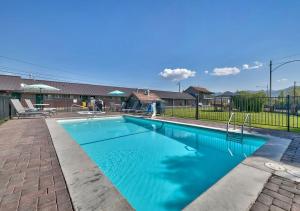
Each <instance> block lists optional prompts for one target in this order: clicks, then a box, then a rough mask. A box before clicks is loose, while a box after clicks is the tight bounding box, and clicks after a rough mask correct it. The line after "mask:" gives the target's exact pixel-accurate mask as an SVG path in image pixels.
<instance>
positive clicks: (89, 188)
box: [0, 114, 300, 210]
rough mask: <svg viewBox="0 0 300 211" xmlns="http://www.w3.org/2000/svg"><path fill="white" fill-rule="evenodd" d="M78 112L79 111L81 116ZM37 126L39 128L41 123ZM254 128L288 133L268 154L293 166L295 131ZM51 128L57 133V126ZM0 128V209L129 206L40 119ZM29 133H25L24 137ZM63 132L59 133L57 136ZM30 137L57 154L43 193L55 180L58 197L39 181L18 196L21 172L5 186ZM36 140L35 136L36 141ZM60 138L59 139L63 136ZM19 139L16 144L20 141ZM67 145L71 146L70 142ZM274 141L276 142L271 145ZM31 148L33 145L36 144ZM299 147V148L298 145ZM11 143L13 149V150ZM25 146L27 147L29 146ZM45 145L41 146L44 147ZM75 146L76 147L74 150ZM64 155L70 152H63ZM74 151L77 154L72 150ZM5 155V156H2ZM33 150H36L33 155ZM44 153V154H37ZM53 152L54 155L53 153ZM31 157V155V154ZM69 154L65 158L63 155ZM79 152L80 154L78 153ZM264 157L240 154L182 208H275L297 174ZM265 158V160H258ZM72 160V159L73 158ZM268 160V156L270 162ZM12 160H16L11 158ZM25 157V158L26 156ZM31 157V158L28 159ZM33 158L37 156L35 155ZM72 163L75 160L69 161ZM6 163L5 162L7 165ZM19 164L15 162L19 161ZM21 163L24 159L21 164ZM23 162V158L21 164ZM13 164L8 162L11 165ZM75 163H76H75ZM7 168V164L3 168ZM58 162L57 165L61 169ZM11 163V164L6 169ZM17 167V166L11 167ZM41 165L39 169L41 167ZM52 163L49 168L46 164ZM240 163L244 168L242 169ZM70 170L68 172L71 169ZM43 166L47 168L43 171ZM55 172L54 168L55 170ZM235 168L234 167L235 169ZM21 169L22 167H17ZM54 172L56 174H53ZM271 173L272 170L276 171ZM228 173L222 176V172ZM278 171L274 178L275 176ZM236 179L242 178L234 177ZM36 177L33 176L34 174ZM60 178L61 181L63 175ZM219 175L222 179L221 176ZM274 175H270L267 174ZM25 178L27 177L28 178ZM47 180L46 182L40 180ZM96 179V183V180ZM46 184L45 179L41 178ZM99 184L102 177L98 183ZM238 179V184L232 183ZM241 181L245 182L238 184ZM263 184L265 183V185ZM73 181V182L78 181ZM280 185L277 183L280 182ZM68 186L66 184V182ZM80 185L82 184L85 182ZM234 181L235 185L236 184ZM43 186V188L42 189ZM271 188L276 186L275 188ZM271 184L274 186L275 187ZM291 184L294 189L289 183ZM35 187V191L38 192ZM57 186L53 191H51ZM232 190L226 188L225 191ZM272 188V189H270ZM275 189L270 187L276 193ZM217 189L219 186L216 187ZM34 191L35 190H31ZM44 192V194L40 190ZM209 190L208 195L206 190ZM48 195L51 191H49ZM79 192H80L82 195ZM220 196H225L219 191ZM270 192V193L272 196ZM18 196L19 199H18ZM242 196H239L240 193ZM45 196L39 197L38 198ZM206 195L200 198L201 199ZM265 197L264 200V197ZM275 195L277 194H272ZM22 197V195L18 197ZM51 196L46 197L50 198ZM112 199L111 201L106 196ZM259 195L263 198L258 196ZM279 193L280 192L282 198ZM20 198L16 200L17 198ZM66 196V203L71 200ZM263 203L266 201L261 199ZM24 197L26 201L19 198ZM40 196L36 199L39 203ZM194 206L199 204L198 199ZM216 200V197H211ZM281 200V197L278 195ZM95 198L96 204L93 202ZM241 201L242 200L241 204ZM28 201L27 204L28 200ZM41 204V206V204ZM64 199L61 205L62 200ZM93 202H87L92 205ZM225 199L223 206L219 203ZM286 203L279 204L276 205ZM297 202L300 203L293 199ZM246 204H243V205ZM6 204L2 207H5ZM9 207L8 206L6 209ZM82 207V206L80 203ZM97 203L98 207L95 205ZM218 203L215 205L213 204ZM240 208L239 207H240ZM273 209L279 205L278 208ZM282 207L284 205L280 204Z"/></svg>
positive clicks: (299, 154) (297, 153) (298, 153)
mask: <svg viewBox="0 0 300 211" xmlns="http://www.w3.org/2000/svg"><path fill="white" fill-rule="evenodd" d="M56 117H61V118H64V117H65V116H64V115H63V114H59V115H58V116H56ZM68 118H78V115H70V114H68ZM81 118H82V116H81ZM52 120H54V119H51V118H48V119H47V121H50V122H51V121H52ZM165 120H169V121H178V122H183V123H190V124H195V123H196V124H197V125H204V126H210V127H216V128H222V127H224V124H217V123H209V122H202V121H197V122H194V120H191V121H193V122H188V120H186V119H172V118H168V119H167V118H165ZM35 127H36V128H38V130H34V129H33V128H35ZM41 128H43V129H41ZM45 128H46V129H45ZM49 130H55V128H52V129H51V127H49ZM253 131H254V132H255V133H259V134H264V135H275V136H276V137H281V138H285V139H290V140H291V139H292V140H293V141H292V143H291V144H290V145H289V148H288V150H287V151H286V153H285V154H284V156H283V157H282V158H281V156H279V155H277V156H274V157H269V158H271V159H273V160H274V159H275V161H276V162H279V161H280V158H281V162H285V164H286V165H287V167H288V168H290V167H293V168H294V167H295V166H299V164H300V144H298V143H299V142H300V141H299V139H300V134H294V133H286V132H283V131H271V130H263V129H255V130H253ZM56 132H58V133H57V134H58V135H59V133H60V132H59V131H56ZM2 133H3V134H6V135H5V136H4V137H3V136H0V158H5V160H3V159H0V168H1V170H0V210H22V209H21V208H22V206H23V205H26V206H25V207H32V210H43V209H44V210H46V208H47V206H48V208H52V209H53V210H67V209H64V206H66V207H68V209H69V210H72V203H73V206H74V209H75V210H79V209H82V210H92V209H94V208H95V209H94V210H107V209H105V207H106V208H109V210H131V209H132V208H131V207H130V205H129V204H128V203H127V202H126V200H124V199H123V197H121V196H120V194H119V193H118V192H117V191H116V189H115V188H114V187H113V186H111V184H110V182H109V181H108V180H107V179H106V178H105V176H104V175H103V174H101V172H100V173H99V169H98V168H97V169H96V168H95V166H93V164H91V165H88V166H86V167H85V168H81V167H80V165H76V164H80V163H81V161H82V160H89V159H88V158H87V156H86V155H85V154H82V153H81V152H78V153H75V154H74V153H73V156H71V157H72V158H74V159H70V157H69V156H65V155H66V153H67V152H68V153H71V154H72V151H73V150H78V147H77V146H74V145H73V144H71V145H70V143H67V141H63V142H62V143H58V145H60V147H59V148H60V149H59V150H58V149H57V148H56V146H55V145H57V144H56V143H55V140H54V138H53V136H52V138H50V134H49V131H48V130H47V127H46V124H45V121H44V120H43V119H22V120H11V121H8V122H6V123H4V124H3V125H1V126H0V134H2ZM29 137H31V138H29ZM33 137H35V138H33ZM62 137H64V136H62ZM26 138H27V139H26ZM33 140H35V142H34V143H39V146H40V148H41V149H42V148H43V150H42V151H44V148H46V149H48V148H47V147H48V145H49V146H50V148H51V145H52V151H51V150H49V149H48V150H49V151H51V152H52V153H50V154H51V156H52V158H51V159H53V160H55V159H54V157H56V154H57V155H58V158H57V157H56V159H57V164H54V167H52V168H51V169H50V170H49V172H52V173H51V174H52V177H51V178H53V180H52V182H49V187H48V186H47V188H48V189H49V193H51V188H52V186H51V185H53V186H54V187H55V185H57V186H58V184H60V185H62V184H64V185H62V186H63V187H64V188H63V187H62V189H63V190H64V192H65V193H67V194H65V196H64V197H63V198H61V197H59V192H57V191H56V190H54V194H52V198H51V196H48V197H49V200H46V199H48V198H47V197H45V195H46V194H47V193H48V192H47V191H46V193H43V191H42V190H44V189H43V188H42V187H44V185H38V186H37V192H34V193H35V194H31V195H27V194H26V195H27V197H25V198H24V196H26V195H22V191H23V192H27V191H29V192H30V187H29V185H28V184H29V183H26V179H28V178H26V177H22V176H21V181H19V180H17V179H16V181H17V182H15V186H11V185H13V183H11V184H10V180H11V178H12V176H14V173H13V172H14V171H17V172H19V171H20V169H19V168H16V167H15V166H18V162H20V161H19V160H17V161H16V160H15V159H16V157H14V156H16V153H20V154H22V152H24V153H28V149H29V148H30V147H33V148H34V145H33ZM38 140H39V142H38ZM63 140H65V139H63ZM52 142H53V143H54V146H55V150H54V148H53V143H52ZM21 143H22V144H24V143H27V144H28V145H27V147H28V148H27V147H25V149H24V148H23V147H20V146H19V145H20V144H21ZM45 143H48V145H46V144H45ZM22 144H21V145H22ZM41 145H43V147H41ZM72 145H73V146H72ZM29 146H30V147H29ZM271 147H275V148H276V144H275V145H274V144H271ZM277 147H278V145H277ZM287 147H288V143H286V144H285V145H284V147H278V148H279V149H280V148H281V149H280V150H279V151H280V153H281V155H282V154H283V152H284V151H285V149H286V148H287ZM36 148H37V147H36ZM298 148H299V150H298ZM16 149H18V150H19V151H16ZM31 151H33V150H32V149H31ZM46 151H47V150H46ZM79 151H80V150H79ZM262 152H263V153H264V154H265V152H266V151H265V152H264V151H263V150H262V151H261V152H260V153H262ZM69 155H70V154H69ZM78 155H79V156H78ZM5 156H7V159H6V157H5ZM35 156H36V155H35ZM43 156H44V155H43ZM43 156H42V155H40V156H37V157H35V159H39V160H40V161H39V162H43V163H44V162H46V161H44V158H43ZM53 156H54V157H53ZM33 157H34V156H33ZM68 157H69V159H68ZM80 157H81V158H80ZM269 158H261V155H259V154H256V155H255V156H253V157H250V158H249V159H246V160H245V161H244V162H243V163H242V164H240V165H239V166H238V168H235V169H234V170H232V172H230V174H231V173H233V174H232V175H231V176H230V174H227V175H226V176H225V177H224V178H223V179H221V180H220V181H219V182H218V183H216V184H215V185H214V186H212V187H211V188H210V189H209V190H208V191H207V192H205V193H204V194H202V195H201V196H200V197H199V198H197V199H196V200H195V201H194V202H193V203H191V204H190V205H189V206H187V207H186V209H187V210H205V209H203V208H205V206H206V207H207V208H208V207H209V208H211V209H210V210H212V209H214V210H224V209H226V208H228V209H231V208H232V209H231V210H241V209H240V208H242V207H243V209H242V210H249V209H251V206H252V205H253V204H254V206H253V207H252V209H253V210H259V209H260V208H266V207H267V205H266V204H268V203H269V205H268V209H271V207H272V209H275V208H276V209H277V208H280V205H282V204H283V203H281V202H282V201H280V196H279V195H280V193H279V192H281V193H285V194H287V193H286V192H284V189H283V188H285V187H284V184H285V183H287V182H285V181H286V180H289V181H292V183H293V184H296V187H298V186H297V183H296V182H295V181H296V180H297V178H295V177H291V176H290V175H289V174H285V173H283V172H274V171H271V170H269V169H267V168H266V167H265V166H264V165H263V164H264V162H266V160H269V161H270V159H269ZM264 159H266V160H264ZM75 160H77V162H76V161H75ZM275 161H272V162H275ZM14 162H16V164H15V163H14ZM28 162H30V159H29V161H28ZM32 162H33V161H32ZM34 162H38V161H37V160H36V161H34ZM53 163H55V161H53ZM74 163H76V164H74ZM10 165H11V166H10ZM20 165H21V164H20ZM24 165H25V164H24ZM27 165H28V164H27ZM35 165H37V166H38V167H39V171H40V172H41V171H44V170H45V169H46V168H50V167H49V166H48V167H43V165H44V164H43V165H42V164H35ZM35 165H34V163H32V164H31V165H29V166H30V168H29V166H26V167H27V168H25V170H24V171H25V173H23V175H26V174H28V175H30V174H32V175H34V174H36V172H37V170H34V168H33V167H32V166H35ZM12 166H14V167H12ZM64 166H70V167H71V168H70V169H69V170H70V172H68V171H67V170H65V169H64V168H65V167H64ZM42 167H43V168H42ZM78 167H79V168H78ZM6 168H8V169H6ZM61 168H62V170H61ZM12 169H13V170H12ZM15 169H17V170H15ZM41 169H43V170H41ZM52 169H55V170H52ZM245 169H246V170H245ZM76 171H77V173H75V174H74V172H76ZM49 172H48V173H49ZM57 172H60V173H57ZM81 172H86V173H81ZM239 172H240V173H239ZM254 172H258V173H254ZM21 173H22V171H21ZM56 174H58V175H60V176H57V175H56ZM276 174H277V176H274V175H276ZM228 175H229V176H230V177H227V176H228ZM249 175H250V176H253V175H254V178H253V179H251V181H250V180H249ZM43 176H44V175H43V174H41V175H40V174H36V177H37V178H38V180H39V181H40V182H41V184H42V183H44V182H43V180H44V178H43ZM55 177H58V178H63V179H65V180H66V182H67V184H66V183H62V181H61V180H60V182H58V183H56V182H55ZM273 177H275V181H276V179H278V178H283V179H282V180H281V181H283V182H281V183H280V184H281V185H279V187H278V190H277V192H278V194H279V195H276V194H274V193H273V192H271V193H270V191H269V189H268V188H267V187H269V188H270V187H271V186H272V185H270V184H269V183H272V181H271V179H272V178H273ZM277 177H278V178H277ZM82 179H84V181H87V183H84V182H82ZM240 179H244V182H243V180H240ZM35 180H37V179H35ZM65 180H63V181H65ZM223 180H224V181H223ZM237 180H238V181H239V182H240V183H237V184H236V185H233V184H232V185H229V184H231V183H232V182H231V181H233V182H236V181H237ZM273 180H274V178H273ZM11 181H15V179H12V180H11ZM99 181H100V182H104V184H105V185H99V183H98V182H99ZM28 182H29V180H28ZM45 183H47V182H45ZM97 183H98V185H97ZM23 184H25V186H24V188H23V189H21V191H20V192H18V188H17V187H19V186H22V185H23ZM47 184H48V183H47ZM101 184H102V183H101ZM238 184H240V185H238ZM245 184H246V186H244V185H245ZM268 184H269V185H268ZM78 185H79V186H78ZM282 185H283V187H282ZM71 186H72V188H71ZM85 186H86V187H85ZM239 186H240V187H239ZM248 186H250V189H251V190H250V189H249V188H248ZM78 187H85V190H86V192H85V191H83V192H82V194H80V191H78V190H77V191H76V189H77V188H78ZM218 187H219V188H220V189H223V191H224V192H225V195H224V192H223V193H222V194H219V195H220V197H221V198H218V197H217V195H216V193H219V191H216V190H218V189H216V188H218ZM236 187H239V189H241V190H247V191H246V192H245V193H243V192H242V194H240V195H239V194H237V192H236V190H235V189H234V188H236ZM47 188H46V190H47ZM275 189H276V188H275ZM275 189H274V190H275ZM14 190H16V191H15V192H18V193H17V194H15V193H14ZM95 190H96V192H97V193H98V194H94V192H93V191H95ZM293 190H294V189H293ZM39 191H40V192H39ZM68 191H69V192H70V194H71V196H70V195H69V193H68ZM56 192H57V194H56ZM230 192H232V194H228V193H230ZM275 192H276V191H275ZM277 192H276V193H277ZM294 192H296V193H292V194H294V195H290V196H293V197H294V198H296V199H291V200H289V202H291V205H290V207H289V206H286V207H285V208H289V209H292V208H293V209H296V208H297V207H298V205H297V203H296V202H297V199H298V197H297V193H298V192H297V191H294ZM220 193H221V192H220ZM266 193H269V194H271V195H272V194H273V195H272V196H273V198H272V196H269V197H271V198H272V200H271V203H270V198H269V197H266V196H265V195H266ZM36 194H41V196H40V195H36ZM43 194H44V195H43ZM210 194H212V195H210ZM53 195H54V197H53ZM83 195H84V196H83ZM224 196H225V197H224ZM274 196H276V197H277V198H276V197H274ZM22 197H23V199H22ZM93 197H94V200H92V199H91V198H93ZM243 197H245V198H243ZM44 198H45V199H44ZM205 198H206V199H205ZM225 198H227V199H234V200H231V201H229V200H227V201H226V199H225ZM266 198H267V199H269V200H266ZM278 198H279V199H278ZM21 199H22V200H21ZM51 199H52V200H51ZM110 199H111V200H113V201H111V200H110ZM218 199H221V201H217V200H218ZM263 199H265V201H263ZM283 199H284V198H283ZM80 200H81V201H82V203H86V204H80ZM114 200H115V201H116V202H117V203H116V204H115V205H116V206H111V204H110V203H111V202H115V201H114ZM21 201H22V202H21ZM29 201H31V202H32V203H29ZM71 201H72V203H71ZM261 201H263V202H265V203H266V204H264V203H263V202H261ZM266 201H267V202H268V203H267V202H266ZM25 202H26V203H25ZM40 202H41V203H40ZM42 202H44V203H45V204H44V207H43V206H42ZM198 202H201V203H200V206H199V203H198ZM216 202H218V203H216ZM228 202H230V203H229V204H227V203H228ZM283 202H284V201H283ZM95 204H96V205H95ZM208 204H210V205H212V204H213V205H214V207H210V206H208ZM243 204H244V205H243ZM30 205H32V206H30ZM46 205H47V206H46ZM62 205H64V206H62ZM94 205H95V206H96V207H93V206H94ZM224 205H226V206H224ZM245 205H247V206H245ZM284 205H286V204H283V205H282V207H283V206H284ZM299 206H300V205H299ZM245 207H247V208H245ZM6 208H7V209H6ZM8 208H10V209H8ZM83 208H86V209H83ZM97 208H98V209H97ZM217 208H219V209H217ZM244 208H245V209H244ZM25 210H30V209H25ZM262 210H266V209H262ZM278 210H279V209H278ZM283 210H284V209H283Z"/></svg>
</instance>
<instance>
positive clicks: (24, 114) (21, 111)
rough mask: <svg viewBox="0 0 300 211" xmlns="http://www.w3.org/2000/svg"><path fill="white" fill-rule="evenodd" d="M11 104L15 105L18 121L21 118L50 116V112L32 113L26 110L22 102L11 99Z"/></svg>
mask: <svg viewBox="0 0 300 211" xmlns="http://www.w3.org/2000/svg"><path fill="white" fill-rule="evenodd" d="M10 102H11V104H12V105H13V107H14V108H15V110H16V112H17V116H18V119H19V118H20V117H28V116H36V115H38V116H49V112H43V111H30V110H26V109H25V108H24V107H23V106H22V104H21V102H20V101H19V100H18V99H11V100H10Z"/></svg>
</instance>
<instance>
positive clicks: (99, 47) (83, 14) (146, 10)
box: [0, 0, 300, 91]
mask: <svg viewBox="0 0 300 211" xmlns="http://www.w3.org/2000/svg"><path fill="white" fill-rule="evenodd" d="M299 11H300V1H298V0H294V1H293V0H290V1H282V0H266V1H261V0H257V1H256V0H251V1H242V0H240V1H231V0H227V1H212V0H207V1H200V0H195V1H192V0H190V1H183V0H181V1H177V0H170V1H169V0H163V1H162V0H157V1H150V0H148V1H143V0H138V1H130V0H128V1H114V0H109V1H54V0H51V1H30V0H27V1H14V0H9V1H3V0H2V1H1V6H0V27H1V31H0V71H1V70H2V71H4V70H6V71H10V72H12V71H14V72H19V73H22V74H25V75H26V74H27V73H29V72H33V73H34V74H33V75H34V76H36V77H37V76H38V75H39V76H40V77H44V78H45V77H47V78H49V79H50V78H53V79H59V80H69V81H70V80H72V81H83V82H90V83H98V84H106V85H119V86H129V87H141V88H142V87H143V88H157V89H158V88H159V89H165V90H174V91H175V90H177V86H176V82H174V81H172V80H170V79H169V78H167V79H164V78H163V77H162V76H161V75H160V72H162V71H164V69H166V68H167V69H171V70H173V69H176V68H181V69H186V70H190V71H195V72H196V74H195V75H194V77H191V78H188V79H186V80H183V81H182V86H183V87H184V88H186V87H187V86H188V85H199V86H204V87H207V88H209V89H211V90H213V91H225V90H232V91H234V90H237V89H238V90H241V89H251V90H254V89H258V88H256V86H264V85H266V84H267V83H268V66H267V63H268V61H269V59H273V60H274V63H279V62H282V61H285V59H282V58H283V57H286V56H291V55H296V56H292V57H288V58H286V59H297V58H298V59H300V24H299V20H300V12H299ZM1 56H2V57H1ZM8 58H11V59H8ZM12 59H17V60H22V61H24V62H30V63H33V64H36V65H30V64H28V63H24V62H21V61H17V60H12ZM255 62H256V63H255ZM245 64H247V65H248V68H246V69H245V68H244V69H243V65H245ZM255 66H256V67H257V68H255ZM244 67H246V66H244ZM252 67H253V69H251V68H252ZM216 68H218V69H216ZM224 68H225V69H224ZM214 71H215V73H214ZM216 72H217V73H219V74H216ZM220 72H221V73H223V75H222V76H220ZM228 73H235V74H231V75H224V74H228ZM297 78H298V81H299V82H300V62H299V63H294V64H290V65H287V66H285V67H284V68H282V69H281V70H280V71H279V70H278V71H277V72H275V73H274V80H273V87H274V88H275V89H279V88H283V87H287V86H289V85H292V83H293V81H294V80H297Z"/></svg>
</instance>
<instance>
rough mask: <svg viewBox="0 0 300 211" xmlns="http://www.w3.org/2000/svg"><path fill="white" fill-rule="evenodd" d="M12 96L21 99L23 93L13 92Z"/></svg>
mask: <svg viewBox="0 0 300 211" xmlns="http://www.w3.org/2000/svg"><path fill="white" fill-rule="evenodd" d="M11 97H12V98H14V99H19V100H21V93H16V92H13V93H11Z"/></svg>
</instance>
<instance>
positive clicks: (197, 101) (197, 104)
mask: <svg viewBox="0 0 300 211" xmlns="http://www.w3.org/2000/svg"><path fill="white" fill-rule="evenodd" d="M195 119H197V120H198V119H199V94H197V96H196V113H195Z"/></svg>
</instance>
